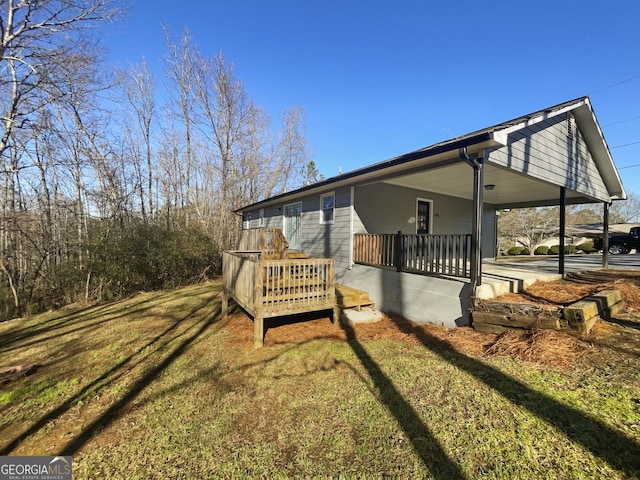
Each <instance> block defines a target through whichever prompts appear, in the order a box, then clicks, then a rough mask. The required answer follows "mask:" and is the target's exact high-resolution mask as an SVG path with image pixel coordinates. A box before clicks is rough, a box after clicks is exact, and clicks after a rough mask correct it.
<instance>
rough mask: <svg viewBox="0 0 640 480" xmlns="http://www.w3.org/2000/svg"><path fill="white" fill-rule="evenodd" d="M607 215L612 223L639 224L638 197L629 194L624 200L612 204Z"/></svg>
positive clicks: (639, 208) (639, 203) (639, 209)
mask: <svg viewBox="0 0 640 480" xmlns="http://www.w3.org/2000/svg"><path fill="white" fill-rule="evenodd" d="M609 215H610V221H611V222H612V223H632V222H640V197H638V195H636V194H634V193H630V194H629V195H628V196H627V199H626V200H620V201H616V202H613V204H612V205H611V209H610V210H609Z"/></svg>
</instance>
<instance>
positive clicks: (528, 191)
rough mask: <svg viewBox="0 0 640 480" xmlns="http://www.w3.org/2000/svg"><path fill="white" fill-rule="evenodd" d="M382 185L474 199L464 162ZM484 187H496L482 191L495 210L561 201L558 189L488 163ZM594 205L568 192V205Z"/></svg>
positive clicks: (470, 180) (471, 176)
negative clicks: (494, 206)
mask: <svg viewBox="0 0 640 480" xmlns="http://www.w3.org/2000/svg"><path fill="white" fill-rule="evenodd" d="M385 183H390V184H393V185H399V186H403V187H408V188H415V189H418V190H425V191H428V192H434V193H440V194H444V195H450V196H453V197H459V198H465V199H468V200H472V199H473V169H472V168H471V167H470V166H469V165H467V164H466V163H464V162H460V163H456V164H454V165H450V166H445V167H441V168H437V169H432V170H426V171H423V172H417V173H412V174H410V175H405V176H399V177H395V178H390V179H386V180H385ZM484 185H495V188H494V189H493V190H487V189H486V188H485V190H484V202H485V203H489V204H493V205H496V206H497V207H498V208H514V207H527V206H545V205H557V204H559V202H560V187H559V186H557V185H553V184H550V183H547V182H543V181H541V180H538V179H536V178H534V177H531V176H529V175H522V174H519V173H517V172H513V171H510V170H506V169H504V168H500V167H496V166H495V165H492V164H490V163H487V164H485V166H484ZM593 202H594V200H593V199H592V198H589V197H585V196H584V195H583V194H581V193H577V192H575V191H572V190H567V203H572V204H576V203H593Z"/></svg>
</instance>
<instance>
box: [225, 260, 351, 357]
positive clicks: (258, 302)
mask: <svg viewBox="0 0 640 480" xmlns="http://www.w3.org/2000/svg"><path fill="white" fill-rule="evenodd" d="M263 256H265V255H264V254H263V252H262V251H225V252H223V254H222V287H223V288H222V311H223V315H226V313H227V311H228V307H229V299H230V298H232V299H233V300H235V302H236V303H237V304H238V305H240V306H241V307H242V308H243V309H244V310H246V311H247V312H248V313H249V314H250V315H251V316H252V317H253V325H254V330H253V332H254V346H255V347H261V346H262V345H263V342H264V319H265V318H270V317H278V316H284V315H294V314H297V313H304V312H314V311H321V310H331V311H332V313H333V318H334V320H335V319H337V318H338V315H339V310H338V307H337V305H336V284H335V261H334V260H333V259H327V258H293V259H291V258H282V259H265V258H263ZM266 256H267V257H269V256H272V254H271V253H269V254H267V255H266ZM283 256H284V255H283Z"/></svg>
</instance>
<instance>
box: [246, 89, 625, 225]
mask: <svg viewBox="0 0 640 480" xmlns="http://www.w3.org/2000/svg"><path fill="white" fill-rule="evenodd" d="M567 112H571V114H572V115H573V116H574V118H575V120H576V122H577V124H578V128H579V129H580V131H581V133H582V135H583V137H584V139H585V142H586V143H587V146H588V147H589V149H590V151H591V154H592V156H593V158H594V161H595V163H596V166H597V168H598V171H599V172H600V175H601V176H602V179H603V181H604V183H605V185H606V187H607V190H608V192H609V194H610V196H611V199H613V200H617V199H625V198H626V193H625V191H624V188H623V186H622V182H621V180H620V176H619V175H618V171H617V170H616V168H615V164H614V162H613V158H612V157H611V153H610V151H609V147H608V146H607V143H606V141H605V139H604V136H603V134H602V131H601V129H600V126H599V125H598V122H597V119H596V117H595V114H594V112H593V109H592V107H591V103H590V101H589V99H588V97H582V98H579V99H576V100H572V101H569V102H565V103H563V104H560V105H556V106H555V107H550V108H548V109H545V110H541V111H538V112H535V113H532V114H530V115H526V116H523V117H519V118H516V119H514V120H511V121H508V122H505V123H502V124H499V125H495V126H493V127H489V128H486V129H483V130H478V131H476V132H473V133H470V134H467V135H464V136H462V137H457V138H454V139H451V140H447V141H444V142H441V143H437V144H435V145H432V146H430V147H426V148H422V149H420V150H416V151H413V152H409V153H407V154H405V155H401V156H398V157H394V158H391V159H389V160H385V161H383V162H379V163H376V164H373V165H369V166H367V167H364V168H360V169H357V170H353V171H350V172H347V173H344V174H341V175H337V176H335V177H331V178H328V179H326V180H323V181H321V182H317V183H314V184H311V185H306V186H304V187H302V188H299V189H297V190H293V191H291V192H285V193H282V194H279V195H275V196H273V197H270V198H268V199H265V200H263V201H260V202H257V203H254V204H252V205H248V206H246V207H243V208H239V209H237V210H236V213H240V212H243V211H244V210H250V209H255V208H259V207H268V206H271V205H275V204H282V203H284V202H286V203H289V202H294V201H296V200H298V199H300V198H302V197H304V196H307V195H311V194H315V193H322V192H326V191H327V190H330V189H335V188H340V187H344V186H358V185H364V184H367V183H373V182H386V183H391V184H395V185H401V186H404V187H408V188H415V189H417V190H423V191H431V192H435V193H442V194H445V195H450V196H455V197H460V198H466V199H472V198H473V182H472V178H473V169H472V168H471V167H470V166H469V165H468V164H467V162H466V161H465V160H464V159H462V158H461V157H460V156H459V150H460V149H461V148H465V149H466V151H467V153H468V154H469V155H470V156H471V157H481V156H483V155H484V150H485V149H494V148H499V147H503V146H505V145H507V143H508V137H509V134H510V133H512V132H515V131H517V130H520V129H522V128H525V127H527V126H531V125H534V124H536V123H539V122H541V121H543V120H545V119H549V118H552V117H555V116H557V115H562V114H565V113H567ZM484 170H485V171H484V184H485V185H487V186H490V185H494V186H496V188H494V189H491V190H489V189H487V190H486V191H485V192H484V202H486V203H489V204H493V205H494V206H496V208H516V207H530V206H545V205H557V204H558V203H559V186H558V185H555V184H551V183H548V182H544V181H542V180H539V179H536V178H533V177H532V176H530V175H526V174H522V173H518V172H515V171H511V170H509V169H507V168H503V167H499V166H496V165H492V164H489V163H488V164H486V165H485V168H484ZM498 187H499V188H498ZM598 201H600V200H598V199H594V198H589V197H587V196H585V195H582V194H580V193H578V192H574V191H567V202H568V203H570V204H571V203H573V204H578V203H592V202H598Z"/></svg>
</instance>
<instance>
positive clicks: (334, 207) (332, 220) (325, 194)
mask: <svg viewBox="0 0 640 480" xmlns="http://www.w3.org/2000/svg"><path fill="white" fill-rule="evenodd" d="M326 197H333V215H332V216H331V221H329V222H327V221H325V219H324V208H322V206H323V205H324V199H325V198H326ZM335 221H336V192H327V193H323V194H321V195H320V225H333V224H334V223H335Z"/></svg>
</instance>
